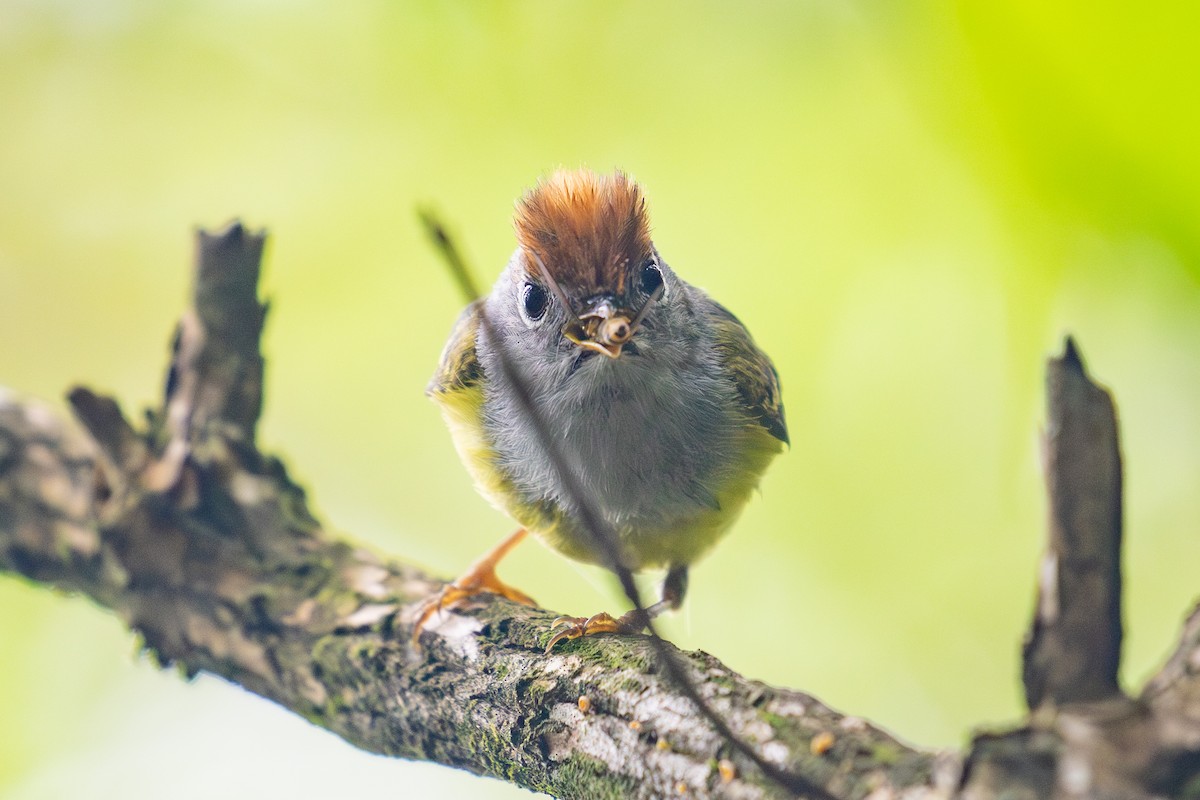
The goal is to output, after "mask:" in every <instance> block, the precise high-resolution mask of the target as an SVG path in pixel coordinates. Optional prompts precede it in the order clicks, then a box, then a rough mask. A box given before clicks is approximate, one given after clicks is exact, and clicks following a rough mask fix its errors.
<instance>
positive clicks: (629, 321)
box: [562, 298, 634, 358]
mask: <svg viewBox="0 0 1200 800" xmlns="http://www.w3.org/2000/svg"><path fill="white" fill-rule="evenodd" d="M633 319H634V315H633V314H631V313H629V312H628V311H626V310H625V309H621V308H617V307H616V306H614V305H613V302H612V301H611V300H610V299H608V298H601V299H600V300H597V301H596V302H594V303H592V304H591V305H590V306H589V307H588V309H587V310H586V311H584V312H583V313H582V314H580V315H579V317H578V318H577V319H573V320H571V321H570V322H568V323H567V324H566V327H564V328H563V332H562V333H563V336H565V337H566V338H567V339H568V340H570V341H572V342H574V343H575V344H577V345H579V346H580V347H582V348H583V349H584V350H593V351H595V352H597V353H603V354H604V355H606V356H608V357H609V358H616V357H617V356H619V355H621V348H622V347H623V346H624V345H625V343H626V342H628V341H629V340H630V339H632V338H633V332H634V322H633Z"/></svg>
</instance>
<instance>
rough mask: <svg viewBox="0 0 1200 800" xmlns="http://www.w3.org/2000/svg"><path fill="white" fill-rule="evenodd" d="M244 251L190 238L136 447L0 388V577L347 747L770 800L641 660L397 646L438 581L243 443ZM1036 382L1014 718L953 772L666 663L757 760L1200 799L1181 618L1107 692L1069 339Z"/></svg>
mask: <svg viewBox="0 0 1200 800" xmlns="http://www.w3.org/2000/svg"><path fill="white" fill-rule="evenodd" d="M263 242H264V237H263V235H262V234H254V233H248V232H247V231H245V230H244V229H243V228H242V227H241V226H240V225H236V224H235V225H233V226H231V227H230V228H228V229H227V230H226V231H224V232H222V233H220V234H215V235H209V234H206V233H201V234H200V235H199V241H198V247H197V264H196V286H195V291H194V294H193V298H192V305H191V307H190V308H188V309H187V310H186V311H185V313H184V315H183V317H182V320H181V322H180V326H179V331H178V334H177V337H176V341H175V347H174V353H173V358H172V364H171V367H170V370H169V374H168V377H167V380H166V382H165V384H166V392H165V397H164V400H163V404H162V407H161V408H159V409H157V410H155V411H153V412H151V413H150V414H149V415H148V418H147V420H146V422H145V424H144V425H143V426H139V427H135V426H134V425H131V424H130V422H129V421H128V420H127V419H126V418H125V416H124V415H123V414H122V412H121V410H120V407H119V406H118V404H117V403H116V402H115V401H114V400H112V399H109V398H105V397H101V396H98V395H96V394H95V393H93V392H91V391H90V390H87V389H76V390H74V391H72V392H71V394H70V401H71V405H72V408H73V409H74V411H75V414H76V416H77V417H78V419H79V421H80V422H81V423H82V426H83V429H80V428H79V427H77V426H75V425H73V424H72V423H70V422H69V421H68V420H64V419H61V418H60V417H58V416H56V415H55V414H54V413H52V412H50V411H49V410H47V409H46V408H45V407H44V406H42V405H40V404H38V403H36V402H33V401H28V400H23V399H21V398H18V397H17V396H16V395H15V394H14V393H12V392H9V391H6V390H3V389H0V570H5V571H10V572H14V573H17V574H20V575H23V576H25V577H27V578H28V579H30V580H34V581H38V582H42V583H46V584H49V585H52V586H55V587H58V588H60V589H65V590H68V591H73V592H78V593H81V594H84V595H87V596H89V597H91V598H93V599H94V600H95V601H96V602H98V603H99V604H101V605H103V606H105V607H107V608H110V609H112V610H113V611H114V612H115V613H117V614H118V615H119V616H120V617H121V618H122V619H123V620H124V621H125V622H126V623H127V624H128V625H129V627H130V628H131V629H132V630H135V631H137V632H138V633H139V634H140V635H141V637H142V638H143V640H144V643H145V647H146V649H147V650H148V651H149V652H150V653H152V654H153V655H154V657H156V658H157V659H158V660H159V661H160V662H161V663H162V664H164V665H166V664H172V663H174V664H177V665H179V667H180V668H182V670H184V671H185V672H186V673H187V674H195V673H197V672H199V671H201V670H204V671H207V672H211V673H213V674H217V675H221V676H223V677H225V678H227V679H229V680H231V681H234V682H236V683H238V684H240V685H242V686H244V687H245V688H247V689H249V690H250V691H253V692H256V693H257V694H260V695H262V696H264V697H267V698H270V699H272V700H274V701H276V702H278V703H280V704H281V705H283V706H285V707H287V708H289V709H291V710H293V711H295V712H296V713H298V714H300V715H301V716H303V717H305V718H306V719H308V720H310V721H312V722H313V723H315V724H317V725H320V726H322V727H324V728H327V729H328V730H330V731H332V732H334V733H336V734H337V735H339V736H342V737H343V738H345V739H347V740H348V741H350V742H352V743H354V744H355V745H357V746H358V747H361V748H363V749H365V750H369V751H372V752H376V753H383V754H388V755H395V756H400V757H404V758H413V759H424V760H430V761H435V762H438V763H442V764H446V765H450V766H455V767H460V768H463V769H467V770H470V771H472V772H476V773H479V774H483V775H491V776H493V777H497V778H500V779H502V780H506V781H509V782H512V783H514V784H517V785H519V786H524V787H527V788H530V789H536V790H540V791H545V792H549V793H551V794H553V795H556V796H560V797H580V798H583V797H587V798H592V797H631V798H651V797H681V796H687V797H722V798H759V797H763V798H766V797H781V796H784V795H785V792H784V790H782V789H781V788H780V787H779V786H778V784H775V783H772V782H770V781H769V780H767V779H766V778H765V777H764V776H763V775H762V773H761V772H759V771H757V770H756V769H755V768H754V767H753V766H752V764H751V763H750V762H749V761H748V760H747V759H745V758H744V757H743V756H741V755H740V754H739V753H737V752H735V751H734V750H733V748H731V747H730V745H729V744H728V742H727V741H726V740H725V739H723V738H722V737H721V736H719V735H718V734H716V733H715V732H714V731H713V729H712V728H711V726H709V725H708V724H706V722H705V721H704V719H703V718H702V717H700V716H699V715H698V714H697V712H696V710H695V708H694V706H693V705H692V704H691V703H690V702H689V701H688V700H687V699H686V698H685V697H684V696H683V695H681V694H680V693H679V692H678V691H677V690H676V688H675V685H674V684H673V683H672V682H671V681H669V680H667V679H666V678H665V676H664V674H663V671H662V668H661V664H660V663H659V661H658V660H657V658H656V654H655V652H654V649H653V648H652V647H651V644H650V642H649V641H648V640H647V639H646V638H645V637H642V636H620V637H595V638H588V637H585V638H582V639H578V640H575V641H572V642H568V643H564V644H563V645H561V646H560V647H559V648H557V649H556V650H555V651H554V653H552V654H550V655H544V654H543V652H542V647H543V646H544V644H545V639H546V631H547V628H548V625H549V622H550V621H551V620H552V619H553V618H554V616H555V614H553V613H552V612H549V611H546V610H543V609H532V608H527V607H524V606H518V605H514V604H511V603H508V602H506V601H503V600H498V599H497V600H493V601H490V602H487V603H481V604H479V605H477V606H475V607H471V608H468V609H464V610H461V611H456V612H454V613H446V614H443V615H439V616H438V617H435V619H434V622H433V624H431V625H430V626H429V627H428V628H427V633H426V634H425V636H424V637H423V639H422V643H423V647H422V649H421V650H420V651H418V650H416V649H415V648H413V647H412V645H411V644H410V636H411V618H412V613H413V611H414V604H415V603H416V602H418V601H419V600H421V599H423V598H425V597H427V596H428V595H429V594H431V593H432V592H433V591H434V590H435V589H437V588H438V586H439V585H440V582H439V581H436V580H434V579H432V578H430V577H428V576H426V575H424V574H422V573H421V572H419V571H418V570H416V569H414V568H412V567H410V566H407V565H405V564H402V563H396V562H392V561H389V560H387V559H384V558H382V557H380V556H377V555H375V554H373V553H371V552H369V551H368V550H366V549H364V548H362V547H359V546H356V545H354V544H352V543H350V542H347V541H344V540H338V539H335V538H333V537H330V536H329V535H327V534H326V533H325V532H324V531H323V529H322V527H321V525H320V523H319V522H318V521H317V520H316V519H314V517H313V516H312V514H311V513H310V512H309V511H308V508H307V504H306V501H305V496H304V492H303V490H301V489H300V488H299V487H298V486H296V485H295V484H294V483H293V482H292V481H291V480H290V479H289V477H288V475H287V471H286V469H285V468H284V466H283V464H282V463H280V462H279V461H278V460H277V459H275V458H272V457H270V456H268V455H264V454H263V453H261V452H259V451H258V449H257V447H256V445H255V441H254V431H255V426H256V423H257V420H258V415H259V410H260V408H261V403H262V368H263V363H262V357H261V355H260V354H259V349H258V348H259V336H260V334H261V330H262V324H263V319H264V315H265V307H264V306H263V304H262V303H260V302H259V300H258V297H257V288H256V287H257V280H258V265H259V259H260V257H261V253H262V248H263ZM1048 375H1049V388H1050V391H1049V408H1048V435H1047V485H1048V488H1049V490H1050V493H1051V507H1052V514H1051V525H1050V534H1049V543H1048V548H1047V549H1048V553H1050V554H1051V556H1049V557H1048V561H1047V567H1046V568H1044V569H1043V571H1042V573H1043V581H1042V583H1041V584H1040V589H1039V591H1040V598H1039V602H1038V607H1037V613H1036V615H1035V620H1034V623H1033V627H1032V632H1031V635H1030V637H1029V643H1028V645H1027V648H1026V662H1025V673H1024V674H1025V679H1026V689H1027V696H1028V698H1029V702H1030V706H1031V708H1032V709H1033V713H1032V714H1031V716H1030V717H1029V719H1028V720H1027V721H1026V722H1025V723H1024V724H1023V725H1021V726H1020V727H1018V728H1015V729H1013V730H1009V731H1002V732H994V733H985V734H980V735H979V736H977V737H976V739H975V740H974V742H972V745H971V747H970V748H969V751H968V752H967V753H966V754H965V757H964V758H963V759H962V760H961V761H960V759H959V758H958V757H957V756H954V755H951V754H937V753H933V752H929V751H924V750H920V749H917V748H913V747H910V746H908V745H906V744H904V743H902V742H900V741H898V740H896V739H895V738H893V737H892V736H890V735H889V734H888V733H886V732H884V731H882V730H880V729H879V728H877V727H875V726H873V725H871V724H869V723H867V722H864V721H862V720H859V719H856V718H853V717H846V716H843V715H841V714H838V713H837V712H835V711H833V710H831V709H829V708H827V707H826V706H824V705H823V704H821V703H820V702H819V701H817V700H815V699H813V698H812V697H810V696H808V695H806V694H803V693H801V692H796V691H792V690H787V689H779V688H774V687H770V686H767V685H765V684H762V683H758V682H756V681H753V680H750V679H747V678H745V677H742V676H740V675H738V674H736V673H734V672H732V671H731V670H729V669H728V668H726V667H725V666H723V665H722V664H721V663H720V662H719V661H717V660H716V659H715V658H713V657H712V656H709V655H706V654H704V653H680V652H678V651H673V652H675V653H676V655H677V658H678V659H679V660H680V662H681V663H682V664H683V665H684V668H685V669H686V671H687V672H688V674H689V676H690V677H691V680H692V681H693V682H694V683H695V685H696V686H697V687H699V691H700V694H701V696H702V697H703V698H704V699H705V700H706V701H707V702H708V703H709V704H711V705H712V706H713V707H714V708H715V709H716V710H717V711H718V712H719V713H720V714H721V715H722V717H723V718H724V719H725V720H727V721H728V723H729V726H730V727H731V729H732V730H733V731H734V732H735V733H737V735H739V736H740V737H743V738H744V739H746V740H748V741H750V742H751V743H753V744H754V746H755V747H756V748H757V750H758V752H759V753H761V754H762V755H763V756H764V757H765V758H766V759H767V760H768V761H769V762H770V763H773V764H777V765H779V766H781V767H784V768H786V769H788V770H791V771H794V772H796V773H797V774H799V775H802V776H804V778H805V779H806V780H810V781H812V782H813V783H814V784H815V785H818V786H821V787H823V788H824V790H826V791H828V792H830V793H832V794H833V795H836V796H838V797H844V798H864V797H870V798H872V800H882V798H899V797H901V796H903V797H904V798H908V799H909V800H915V799H916V798H926V797H949V796H951V795H954V796H959V797H963V798H971V799H972V800H980V799H982V798H995V797H1001V796H1005V797H1059V798H1076V797H1078V798H1083V797H1120V798H1141V797H1152V796H1171V797H1180V796H1185V797H1200V779H1198V778H1197V776H1198V775H1200V610H1198V611H1197V612H1196V613H1195V614H1193V616H1192V618H1191V619H1190V620H1189V621H1188V623H1187V625H1186V627H1185V630H1184V634H1183V639H1182V642H1181V644H1180V645H1179V648H1178V650H1177V651H1176V653H1175V654H1174V655H1173V656H1172V657H1171V659H1170V660H1169V661H1168V662H1167V664H1166V666H1165V667H1164V669H1163V671H1162V672H1161V673H1160V674H1159V675H1158V676H1156V677H1155V678H1154V679H1153V680H1151V681H1150V683H1149V684H1148V685H1147V687H1146V688H1145V690H1144V691H1143V692H1142V693H1141V694H1140V695H1139V696H1138V697H1137V698H1136V699H1131V698H1129V697H1127V696H1126V695H1124V694H1121V693H1120V691H1119V690H1118V688H1117V683H1116V676H1117V667H1118V661H1119V654H1120V605H1119V604H1120V572H1119V568H1118V565H1119V555H1120V553H1119V548H1120V539H1121V528H1120V460H1119V451H1118V448H1117V438H1116V437H1117V431H1116V417H1115V413H1114V412H1113V410H1112V403H1111V400H1110V399H1109V398H1108V395H1107V394H1106V393H1105V392H1104V391H1103V390H1101V389H1099V388H1098V387H1096V386H1095V385H1094V384H1092V383H1091V381H1090V380H1088V378H1087V376H1086V374H1085V373H1084V372H1083V369H1082V362H1081V360H1080V359H1079V357H1078V353H1077V351H1076V350H1075V348H1074V346H1073V345H1072V344H1068V348H1067V351H1066V353H1065V354H1064V356H1063V357H1062V358H1061V359H1058V360H1055V361H1052V362H1051V364H1050V366H1049V369H1048ZM1047 576H1049V577H1047ZM960 764H961V765H962V766H961V769H960ZM1189 793H1190V794H1189Z"/></svg>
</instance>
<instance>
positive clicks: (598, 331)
mask: <svg viewBox="0 0 1200 800" xmlns="http://www.w3.org/2000/svg"><path fill="white" fill-rule="evenodd" d="M529 254H530V255H531V256H533V260H534V262H535V263H536V264H537V266H538V271H539V272H541V274H542V279H543V280H544V281H546V285H547V286H549V287H550V291H551V292H553V294H554V296H555V297H557V298H558V302H559V303H561V304H562V307H563V309H564V310H565V311H566V312H567V316H568V317H570V319H569V320H568V321H567V324H566V325H564V326H563V329H562V335H563V336H564V337H565V338H566V339H567V340H568V341H570V342H573V343H574V344H576V345H578V346H579V347H581V348H583V349H584V350H591V351H593V352H596V353H602V354H604V355H606V356H608V357H609V358H616V357H618V356H619V355H621V348H622V347H623V346H624V345H625V343H626V342H628V341H629V340H630V339H632V338H633V335H634V334H635V333H637V330H638V327H639V326H640V325H641V324H642V320H643V319H644V318H645V316H646V312H648V311H649V310H650V306H651V305H652V304H653V303H654V301H656V300H658V298H660V297H662V294H663V285H662V284H659V285H658V288H656V289H655V290H654V293H653V294H651V295H650V297H648V298H646V302H645V303H644V304H642V307H641V308H640V309H638V312H637V313H636V314H634V315H633V316H632V318H631V317H630V314H629V312H628V311H626V310H625V309H618V308H616V307H615V306H614V305H613V303H612V301H611V300H609V299H608V298H601V299H600V300H599V301H597V302H595V303H594V304H593V305H592V306H591V308H589V309H588V310H587V311H585V312H584V313H582V314H576V313H575V310H574V309H573V308H572V307H571V303H570V301H569V300H568V299H567V294H566V292H564V291H563V290H562V287H561V286H559V285H558V282H557V281H555V280H554V276H553V275H551V274H550V270H548V269H547V268H546V265H545V263H544V262H543V261H542V259H541V258H540V257H539V256H538V254H537V253H535V252H533V251H529Z"/></svg>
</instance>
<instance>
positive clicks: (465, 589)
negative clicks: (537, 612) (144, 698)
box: [413, 528, 537, 643]
mask: <svg viewBox="0 0 1200 800" xmlns="http://www.w3.org/2000/svg"><path fill="white" fill-rule="evenodd" d="M525 536H526V531H525V529H524V528H520V529H518V530H517V531H516V532H515V533H512V534H510V535H509V536H506V537H505V538H504V539H503V540H502V541H501V542H500V544H498V545H496V546H495V547H493V548H492V549H491V550H489V551H488V552H487V553H485V554H484V555H483V556H482V557H481V558H480V559H479V560H478V561H476V562H475V563H474V564H472V565H471V566H470V567H468V568H467V571H466V572H464V573H463V574H462V575H460V576H458V577H457V578H456V579H455V580H454V581H453V582H452V583H448V584H446V585H445V586H443V587H442V589H441V591H439V592H438V593H437V594H435V595H433V596H432V597H429V598H427V599H426V600H425V601H424V602H423V603H422V604H421V608H420V610H419V611H418V613H417V621H416V622H415V623H414V624H413V642H414V643H415V642H416V641H417V639H418V638H419V637H420V636H421V631H422V630H423V629H424V628H425V623H427V622H429V618H430V617H432V616H433V615H434V614H435V613H437V612H438V611H440V610H441V609H443V608H454V607H455V606H457V605H460V604H461V603H462V602H463V601H464V600H468V599H470V598H472V597H474V596H475V595H478V594H498V595H500V596H501V597H507V598H508V599H509V600H512V601H514V602H517V603H523V604H524V605H527V606H533V605H537V603H535V602H534V601H533V598H532V597H530V596H529V595H527V594H525V593H524V592H522V591H520V590H519V589H514V588H513V587H511V586H509V585H508V584H507V583H505V582H504V581H502V580H500V578H499V577H498V576H497V575H496V564H498V563H499V562H500V559H502V558H504V557H505V556H506V555H508V551H509V550H512V549H513V548H514V547H516V546H517V545H518V544H520V542H521V540H522V539H524V538H525Z"/></svg>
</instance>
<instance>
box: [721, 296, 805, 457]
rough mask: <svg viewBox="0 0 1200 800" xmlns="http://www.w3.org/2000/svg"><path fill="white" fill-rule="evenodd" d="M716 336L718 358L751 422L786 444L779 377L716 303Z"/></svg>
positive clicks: (742, 328)
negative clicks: (733, 384) (729, 376)
mask: <svg viewBox="0 0 1200 800" xmlns="http://www.w3.org/2000/svg"><path fill="white" fill-rule="evenodd" d="M713 305H714V306H716V311H715V312H714V314H713V332H714V337H715V343H716V348H717V356H718V358H720V359H721V361H722V363H723V364H724V365H725V369H726V370H727V371H728V372H729V373H730V374H731V375H732V376H733V381H734V383H735V384H736V385H737V390H738V394H739V395H740V396H741V399H742V402H743V403H744V404H745V411H746V413H747V414H748V415H749V416H750V418H751V419H753V420H755V421H756V422H758V424H760V425H762V426H763V428H765V429H766V430H767V432H768V433H770V434H771V435H772V436H774V437H775V438H776V439H778V440H779V441H781V442H783V443H785V444H787V443H788V433H787V421H786V420H785V419H784V416H783V400H782V398H781V397H780V392H779V373H777V372H776V371H775V365H774V364H772V363H771V359H769V358H767V355H766V353H764V352H763V351H762V350H759V349H758V345H756V344H755V343H754V339H753V338H752V337H751V336H750V331H748V330H746V326H745V325H743V324H742V323H741V321H740V320H739V319H738V318H737V317H735V316H734V315H733V313H732V312H730V311H729V309H727V308H725V307H724V306H722V305H721V304H720V303H716V302H714V303H713Z"/></svg>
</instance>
